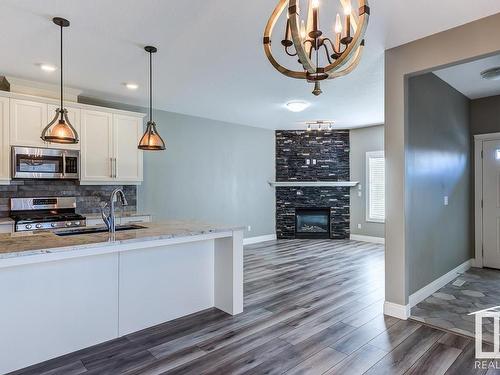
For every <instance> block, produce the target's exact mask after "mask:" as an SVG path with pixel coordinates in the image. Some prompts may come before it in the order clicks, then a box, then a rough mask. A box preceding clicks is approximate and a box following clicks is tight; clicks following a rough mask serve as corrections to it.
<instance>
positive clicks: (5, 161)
mask: <svg viewBox="0 0 500 375" xmlns="http://www.w3.org/2000/svg"><path fill="white" fill-rule="evenodd" d="M9 141H10V140H9V99H7V98H0V185H1V184H8V183H9V181H10V162H9V161H10V143H9Z"/></svg>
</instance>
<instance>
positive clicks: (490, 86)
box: [434, 55, 500, 99]
mask: <svg viewBox="0 0 500 375" xmlns="http://www.w3.org/2000/svg"><path fill="white" fill-rule="evenodd" d="M496 67H500V55H496V56H491V57H487V58H484V59H480V60H476V61H472V62H469V63H465V64H460V65H455V66H452V67H449V68H446V69H441V70H436V71H435V72H434V74H436V75H437V76H438V77H439V78H441V79H442V80H443V81H445V82H448V83H449V84H450V85H451V86H453V87H454V88H456V89H457V90H458V91H460V92H461V93H462V94H464V95H465V96H467V97H468V98H470V99H478V98H484V97H487V96H494V95H500V80H499V81H492V80H486V79H483V78H482V77H481V72H483V71H485V70H488V69H491V68H496Z"/></svg>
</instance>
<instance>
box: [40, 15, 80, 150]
mask: <svg viewBox="0 0 500 375" xmlns="http://www.w3.org/2000/svg"><path fill="white" fill-rule="evenodd" d="M52 22H54V23H55V24H56V25H57V26H59V27H60V29H61V106H60V107H59V108H57V109H56V115H55V116H54V118H53V119H52V121H51V122H49V124H48V125H47V126H46V127H45V128H44V129H43V131H42V135H41V137H40V138H42V140H43V141H44V142H52V143H65V144H75V143H78V133H77V132H76V130H75V128H74V127H73V125H71V122H70V121H69V118H68V110H67V109H66V108H64V105H63V104H64V103H63V28H64V27H69V21H68V20H67V19H64V18H60V17H55V18H53V19H52ZM56 123H57V124H56Z"/></svg>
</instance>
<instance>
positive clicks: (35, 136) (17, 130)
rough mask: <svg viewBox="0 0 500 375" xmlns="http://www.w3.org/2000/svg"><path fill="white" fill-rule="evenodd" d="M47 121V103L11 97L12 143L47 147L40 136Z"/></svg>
mask: <svg viewBox="0 0 500 375" xmlns="http://www.w3.org/2000/svg"><path fill="white" fill-rule="evenodd" d="M47 123H48V121H47V104H46V103H41V102H35V101H30V100H20V99H10V144H11V145H13V146H32V147H47V145H46V143H45V142H44V141H42V139H41V138H40V136H41V135H42V130H43V128H44V127H45V126H47Z"/></svg>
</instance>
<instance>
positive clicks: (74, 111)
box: [45, 104, 82, 150]
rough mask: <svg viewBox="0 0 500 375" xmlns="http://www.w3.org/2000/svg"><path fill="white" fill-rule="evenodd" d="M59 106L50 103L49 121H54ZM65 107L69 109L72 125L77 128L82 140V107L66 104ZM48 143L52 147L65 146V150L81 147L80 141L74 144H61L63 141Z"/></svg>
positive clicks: (48, 107) (48, 108)
mask: <svg viewBox="0 0 500 375" xmlns="http://www.w3.org/2000/svg"><path fill="white" fill-rule="evenodd" d="M58 108H59V106H57V105H53V104H49V105H48V106H47V111H48V112H47V119H48V122H49V121H52V119H53V118H54V116H55V115H56V109H58ZM64 108H66V109H67V110H68V118H69V121H70V122H71V125H73V127H74V128H75V130H76V132H77V133H78V136H79V137H80V140H81V138H82V136H81V127H80V116H81V110H80V108H73V107H70V106H69V107H68V106H65V107H64ZM48 122H47V123H48ZM45 125H47V124H45ZM46 145H47V147H50V148H63V149H65V150H68V149H69V150H79V149H80V142H79V143H76V144H73V145H72V144H61V143H47V144H46Z"/></svg>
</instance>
